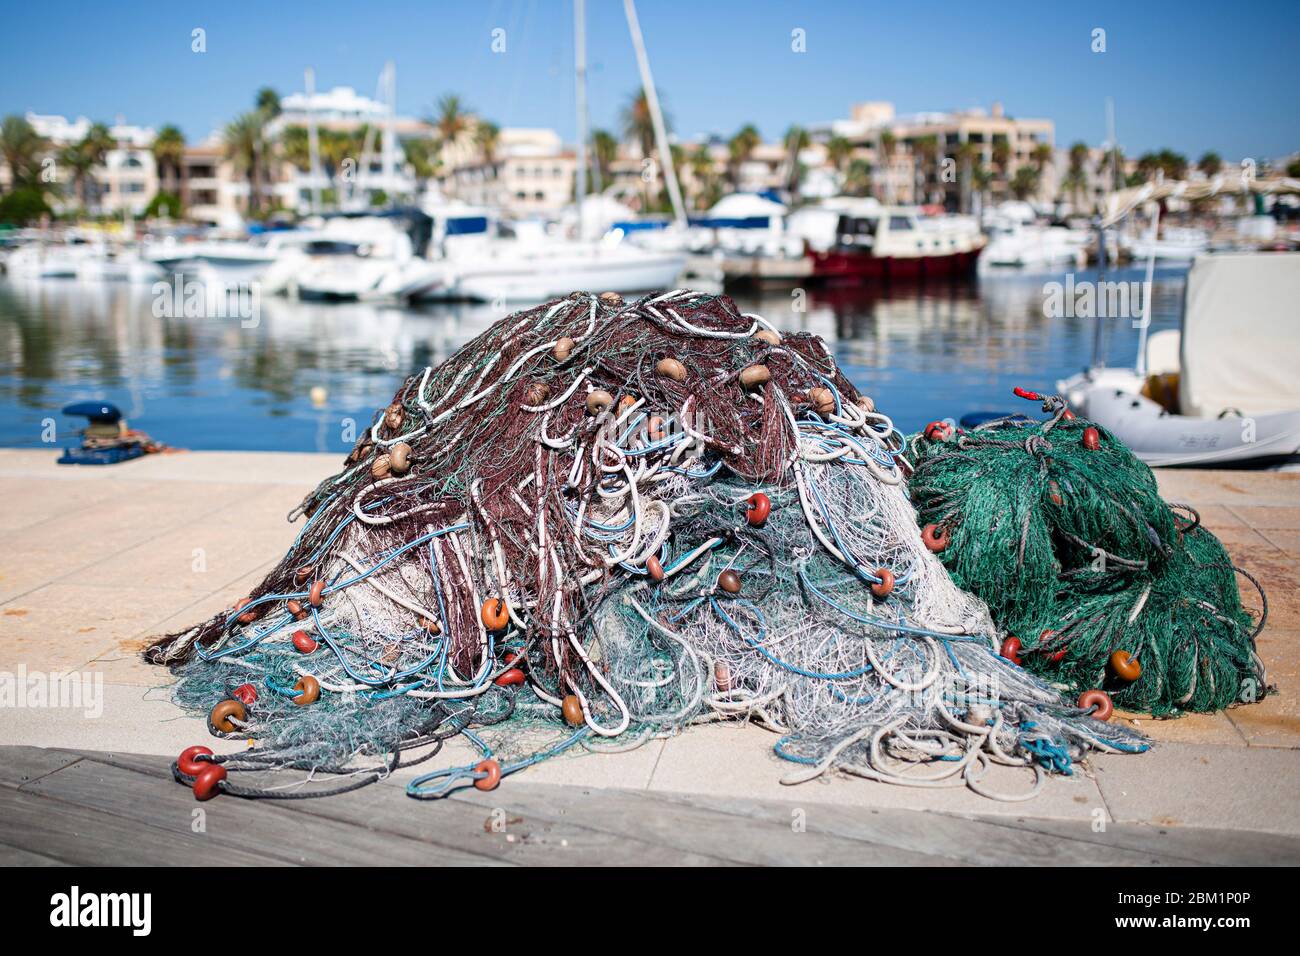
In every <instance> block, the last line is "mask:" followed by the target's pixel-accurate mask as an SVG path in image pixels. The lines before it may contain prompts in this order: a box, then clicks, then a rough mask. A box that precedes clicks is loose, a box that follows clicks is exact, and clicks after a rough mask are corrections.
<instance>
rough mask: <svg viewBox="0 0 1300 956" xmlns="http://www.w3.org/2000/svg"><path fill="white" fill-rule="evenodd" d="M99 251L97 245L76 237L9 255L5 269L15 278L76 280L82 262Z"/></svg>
mask: <svg viewBox="0 0 1300 956" xmlns="http://www.w3.org/2000/svg"><path fill="white" fill-rule="evenodd" d="M95 250H96V244H95V243H93V242H91V241H90V240H89V239H86V238H85V237H83V236H79V235H75V234H74V235H68V236H65V237H64V238H62V239H60V240H59V241H57V242H50V241H45V240H38V241H35V242H29V243H27V244H25V245H22V246H19V247H18V248H17V249H15V250H13V251H12V252H11V253H9V256H8V258H7V259H6V260H5V269H6V271H7V272H8V273H9V274H10V275H11V276H14V277H15V278H23V279H73V278H76V275H77V270H78V268H79V267H80V266H81V264H82V262H84V261H85V260H86V259H88V258H91V257H92V256H94V255H95Z"/></svg>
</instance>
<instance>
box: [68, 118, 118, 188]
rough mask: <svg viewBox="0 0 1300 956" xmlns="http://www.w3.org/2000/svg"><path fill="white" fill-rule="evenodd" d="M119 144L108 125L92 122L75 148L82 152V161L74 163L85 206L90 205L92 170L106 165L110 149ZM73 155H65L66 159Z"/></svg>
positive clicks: (74, 170)
mask: <svg viewBox="0 0 1300 956" xmlns="http://www.w3.org/2000/svg"><path fill="white" fill-rule="evenodd" d="M115 146H117V140H115V139H114V138H113V134H112V133H110V132H109V130H108V127H107V126H105V125H104V124H103V123H92V124H91V125H90V129H88V130H86V135H85V136H83V137H82V138H81V142H79V143H78V144H77V145H76V146H75V147H74V148H75V149H76V150H77V152H79V153H80V154H81V157H82V161H80V162H78V163H77V164H75V165H73V172H74V175H77V174H79V176H80V186H81V189H80V194H81V204H82V206H83V207H86V208H88V207H89V206H90V196H89V189H87V187H88V186H89V184H90V182H91V181H92V178H93V177H92V176H91V175H90V173H91V171H92V170H93V169H94V168H95V167H96V166H102V165H104V161H105V160H106V159H107V158H108V151H109V150H110V149H113V148H114V147H115ZM70 158H71V157H68V156H65V160H66V159H70Z"/></svg>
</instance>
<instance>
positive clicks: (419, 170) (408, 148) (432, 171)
mask: <svg viewBox="0 0 1300 956" xmlns="http://www.w3.org/2000/svg"><path fill="white" fill-rule="evenodd" d="M437 145H438V144H437V143H435V142H434V141H433V140H431V139H408V140H405V141H404V142H403V143H402V149H403V150H404V151H405V152H406V161H407V162H408V163H410V164H411V171H412V172H413V173H414V174H415V192H416V194H417V195H420V194H422V193H423V192H424V184H425V183H427V182H428V181H429V180H430V179H432V178H433V177H434V176H436V175H438V169H439V167H440V166H441V163H440V162H439V160H438V150H437Z"/></svg>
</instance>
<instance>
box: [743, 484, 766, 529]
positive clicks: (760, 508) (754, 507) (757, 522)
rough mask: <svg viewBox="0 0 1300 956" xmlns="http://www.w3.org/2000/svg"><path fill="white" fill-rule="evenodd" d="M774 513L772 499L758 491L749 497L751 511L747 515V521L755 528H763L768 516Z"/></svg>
mask: <svg viewBox="0 0 1300 956" xmlns="http://www.w3.org/2000/svg"><path fill="white" fill-rule="evenodd" d="M771 513H772V499H771V498H769V497H768V496H767V495H765V494H763V492H761V491H756V492H754V493H753V494H752V495H750V496H749V511H748V513H747V514H746V515H745V517H746V519H747V520H748V521H749V523H750V524H751V525H753V526H754V527H755V528H761V527H762V526H763V523H764V522H765V521H767V516H768V515H770V514H771Z"/></svg>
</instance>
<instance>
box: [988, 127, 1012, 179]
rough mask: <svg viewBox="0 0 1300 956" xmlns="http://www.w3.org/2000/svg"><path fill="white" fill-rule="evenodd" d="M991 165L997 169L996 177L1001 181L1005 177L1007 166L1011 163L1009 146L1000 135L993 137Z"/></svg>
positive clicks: (1005, 139)
mask: <svg viewBox="0 0 1300 956" xmlns="http://www.w3.org/2000/svg"><path fill="white" fill-rule="evenodd" d="M991 158H992V160H993V165H994V166H995V167H996V168H997V171H998V175H999V176H1001V177H1002V178H1003V179H1005V178H1006V175H1007V165H1008V164H1009V163H1010V162H1011V144H1010V143H1009V142H1007V138H1006V137H1005V136H1003V135H1002V134H1001V133H997V134H995V135H994V137H993V149H992V153H991Z"/></svg>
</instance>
